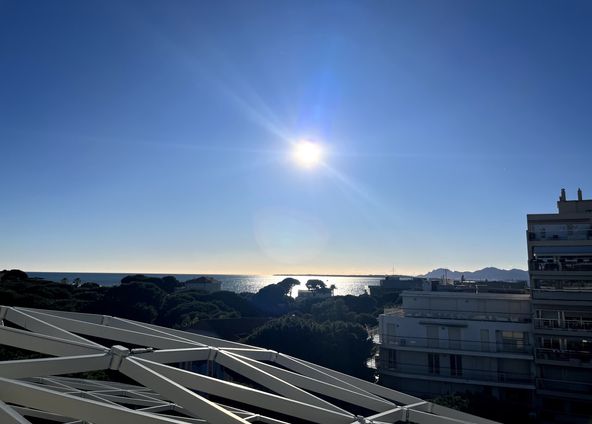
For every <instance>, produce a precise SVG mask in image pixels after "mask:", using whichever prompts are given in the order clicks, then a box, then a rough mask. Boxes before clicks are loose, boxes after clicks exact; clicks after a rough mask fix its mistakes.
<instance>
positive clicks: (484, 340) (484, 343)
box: [481, 330, 489, 352]
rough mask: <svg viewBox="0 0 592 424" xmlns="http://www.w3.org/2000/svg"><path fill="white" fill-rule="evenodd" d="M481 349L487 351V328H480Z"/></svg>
mask: <svg viewBox="0 0 592 424" xmlns="http://www.w3.org/2000/svg"><path fill="white" fill-rule="evenodd" d="M481 350H482V351H483V352H489V330H481Z"/></svg>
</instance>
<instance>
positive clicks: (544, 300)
mask: <svg viewBox="0 0 592 424" xmlns="http://www.w3.org/2000/svg"><path fill="white" fill-rule="evenodd" d="M557 210H558V213H553V214H529V215H528V216H527V222H528V229H527V240H528V265H529V266H528V269H529V274H530V287H531V289H532V302H533V331H534V338H535V362H536V383H537V397H538V398H539V399H540V408H541V409H542V410H543V414H542V415H543V418H546V419H549V420H551V421H553V422H560V421H562V420H565V421H566V422H571V423H573V422H577V421H576V420H577V417H580V419H581V420H582V422H589V417H590V416H592V401H591V399H592V200H584V199H583V195H582V191H581V190H578V198H577V200H567V196H566V194H565V190H563V189H562V190H561V195H560V197H559V201H558V202H557Z"/></svg>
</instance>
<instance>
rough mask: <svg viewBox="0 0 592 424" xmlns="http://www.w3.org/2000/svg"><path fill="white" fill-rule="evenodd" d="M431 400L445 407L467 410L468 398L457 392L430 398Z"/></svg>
mask: <svg viewBox="0 0 592 424" xmlns="http://www.w3.org/2000/svg"><path fill="white" fill-rule="evenodd" d="M432 402H434V403H437V404H438V405H442V406H445V407H447V408H452V409H456V410H457V411H464V412H466V411H468V410H469V400H468V399H467V398H466V397H462V396H461V395H459V394H458V393H453V394H448V395H441V396H438V397H435V398H434V399H432Z"/></svg>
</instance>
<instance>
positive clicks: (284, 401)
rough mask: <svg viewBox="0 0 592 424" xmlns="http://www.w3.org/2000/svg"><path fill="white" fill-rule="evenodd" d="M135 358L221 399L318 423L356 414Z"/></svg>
mask: <svg viewBox="0 0 592 424" xmlns="http://www.w3.org/2000/svg"><path fill="white" fill-rule="evenodd" d="M137 361H138V362H141V363H142V364H144V365H146V366H147V367H149V368H151V369H153V370H155V371H157V372H158V373H159V374H161V375H163V376H166V377H167V378H170V379H171V380H174V381H176V382H178V383H179V384H181V385H182V386H184V387H187V388H189V389H193V390H198V391H200V392H203V393H208V394H211V395H215V396H218V397H221V398H224V399H231V400H234V401H238V402H241V403H244V404H246V405H252V406H255V407H258V408H263V409H266V410H268V411H273V412H277V413H280V414H284V415H288V416H293V417H296V418H300V419H304V420H308V421H311V422H313V423H319V424H349V423H350V422H351V421H352V420H353V419H354V418H355V417H354V415H353V414H350V413H347V414H343V413H339V412H335V411H330V410H328V409H324V408H320V407H318V406H313V405H308V404H305V403H302V402H298V401H296V400H293V399H288V398H284V397H281V396H278V395H274V394H271V393H266V392H262V391H260V390H256V389H253V388H250V387H246V386H242V385H239V384H236V383H231V382H228V381H224V380H218V379H215V378H212V377H207V376H205V375H200V374H195V373H192V372H189V371H185V370H181V369H179V368H174V367H171V366H168V365H163V364H157V363H155V362H150V361H146V360H143V359H137Z"/></svg>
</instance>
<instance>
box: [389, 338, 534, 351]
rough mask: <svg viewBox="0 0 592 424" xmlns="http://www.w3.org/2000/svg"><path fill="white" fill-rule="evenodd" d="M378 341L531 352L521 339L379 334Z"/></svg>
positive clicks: (431, 347) (438, 347) (436, 347)
mask: <svg viewBox="0 0 592 424" xmlns="http://www.w3.org/2000/svg"><path fill="white" fill-rule="evenodd" d="M379 343H380V344H381V345H382V346H384V347H387V348H388V347H391V348H396V347H401V348H412V349H413V348H419V349H429V350H455V351H468V352H490V353H491V352H497V353H513V354H521V355H528V354H532V346H531V345H530V344H525V343H524V342H523V341H522V340H519V341H517V340H513V341H508V342H506V343H503V342H501V343H496V342H481V341H470V340H450V339H430V338H425V337H399V336H389V335H384V334H383V335H381V336H380V341H379Z"/></svg>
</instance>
